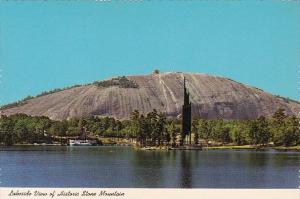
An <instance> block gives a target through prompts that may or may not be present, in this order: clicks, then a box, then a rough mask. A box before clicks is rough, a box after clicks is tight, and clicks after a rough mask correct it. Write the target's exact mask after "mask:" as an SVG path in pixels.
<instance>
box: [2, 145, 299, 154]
mask: <svg viewBox="0 0 300 199" xmlns="http://www.w3.org/2000/svg"><path fill="white" fill-rule="evenodd" d="M14 146H53V147H55V146H69V145H61V144H14V145H12V146H5V145H0V147H14ZM106 146H116V147H122V146H126V147H132V148H134V149H136V150H143V151H153V150H156V151H168V150H239V149H241V150H270V149H271V150H277V151H297V152H300V146H290V147H286V146H255V145H224V146H203V147H188V146H186V147H175V148H174V147H168V146H161V147H136V146H134V145H130V144H126V145H125V144H120V145H119V144H107V143H106V144H104V145H96V146H93V147H106ZM71 147H74V146H71ZM75 147H82V146H75Z"/></svg>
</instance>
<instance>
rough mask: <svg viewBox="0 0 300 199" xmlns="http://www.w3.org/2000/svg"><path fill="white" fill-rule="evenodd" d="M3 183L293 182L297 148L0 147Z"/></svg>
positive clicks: (289, 185)
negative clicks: (161, 149)
mask: <svg viewBox="0 0 300 199" xmlns="http://www.w3.org/2000/svg"><path fill="white" fill-rule="evenodd" d="M0 168H1V170H0V174H1V175H0V181H1V184H0V186H2V187H95V188H96V187H103V188H111V187H116V188H132V187H135V188H167V187H168V188H298V186H299V185H300V183H299V176H300V175H299V174H300V172H299V171H298V170H299V169H300V152H279V151H275V150H265V151H254V150H204V151H141V150H135V149H133V148H131V147H107V146H99V147H68V146H15V147H1V148H0Z"/></svg>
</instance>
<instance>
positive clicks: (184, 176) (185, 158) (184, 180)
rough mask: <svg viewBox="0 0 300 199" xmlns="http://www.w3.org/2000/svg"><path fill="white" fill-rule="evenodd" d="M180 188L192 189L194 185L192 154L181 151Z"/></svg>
mask: <svg viewBox="0 0 300 199" xmlns="http://www.w3.org/2000/svg"><path fill="white" fill-rule="evenodd" d="M179 155H180V157H179V158H180V187H181V188H191V187H192V184H193V174H192V166H193V165H192V153H191V152H190V151H180V154H179Z"/></svg>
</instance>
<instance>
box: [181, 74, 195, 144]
mask: <svg viewBox="0 0 300 199" xmlns="http://www.w3.org/2000/svg"><path fill="white" fill-rule="evenodd" d="M183 87H184V103H183V106H182V142H183V141H184V140H185V138H186V136H189V141H190V145H191V144H192V134H191V125H192V124H191V123H192V106H191V101H190V94H189V93H188V91H187V88H186V85H185V77H184V79H183ZM181 144H183V143H181Z"/></svg>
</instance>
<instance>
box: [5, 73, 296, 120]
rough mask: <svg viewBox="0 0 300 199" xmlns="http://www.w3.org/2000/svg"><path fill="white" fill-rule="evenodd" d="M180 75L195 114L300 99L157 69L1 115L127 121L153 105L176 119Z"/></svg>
mask: <svg viewBox="0 0 300 199" xmlns="http://www.w3.org/2000/svg"><path fill="white" fill-rule="evenodd" d="M183 77H186V80H187V87H188V90H189V92H190V95H191V101H192V114H193V116H194V117H202V118H209V119H217V118H223V119H252V118H257V117H259V116H262V115H263V116H267V117H270V116H271V115H272V114H273V113H274V112H275V111H276V110H277V109H279V108H284V109H285V111H286V113H287V114H289V115H291V114H294V115H298V114H299V112H300V103H299V102H297V101H294V100H290V99H286V98H282V97H277V96H274V95H272V94H270V93H267V92H264V91H262V90H260V89H258V88H255V87H251V86H247V85H244V84H241V83H238V82H236V81H233V80H230V79H227V78H223V77H216V76H212V75H206V74H192V73H179V72H172V73H161V74H150V75H134V76H126V77H119V78H113V79H110V80H105V81H99V82H95V83H92V84H88V85H82V86H74V87H71V88H67V89H63V90H58V91H56V92H49V93H45V94H43V95H40V96H38V97H34V98H31V99H28V100H24V101H22V102H20V103H18V104H15V105H13V106H3V107H2V108H1V114H2V115H11V114H15V113H25V114H28V115H39V116H41V115H44V116H48V117H50V118H51V119H56V120H62V119H68V118H72V117H82V116H112V117H115V118H118V119H126V118H128V117H130V114H131V113H132V112H133V111H134V110H139V111H140V112H141V113H148V112H151V111H152V110H153V109H156V110H158V111H161V112H164V113H166V114H167V116H170V117H180V115H181V107H182V104H183Z"/></svg>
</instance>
